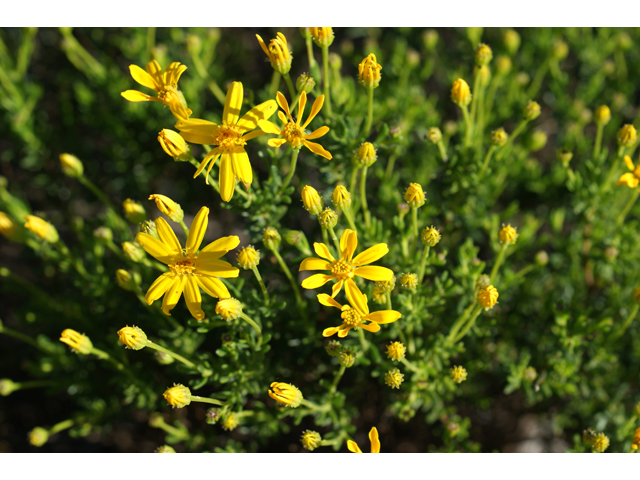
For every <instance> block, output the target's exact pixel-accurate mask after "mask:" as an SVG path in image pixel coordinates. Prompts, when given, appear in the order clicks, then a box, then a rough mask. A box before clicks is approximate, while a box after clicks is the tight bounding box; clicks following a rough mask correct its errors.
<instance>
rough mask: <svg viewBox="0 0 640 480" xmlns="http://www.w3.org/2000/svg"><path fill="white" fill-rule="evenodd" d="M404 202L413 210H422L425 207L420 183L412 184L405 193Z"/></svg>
mask: <svg viewBox="0 0 640 480" xmlns="http://www.w3.org/2000/svg"><path fill="white" fill-rule="evenodd" d="M404 201H405V202H407V203H408V204H409V205H410V206H411V207H413V208H420V207H421V206H423V205H424V201H425V200H424V191H423V190H422V185H420V184H419V183H410V184H409V186H408V187H407V190H406V192H404Z"/></svg>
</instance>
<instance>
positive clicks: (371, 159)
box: [354, 142, 378, 167]
mask: <svg viewBox="0 0 640 480" xmlns="http://www.w3.org/2000/svg"><path fill="white" fill-rule="evenodd" d="M376 160H378V155H377V154H376V149H375V147H374V146H373V144H372V143H369V142H364V143H363V144H362V145H360V147H359V148H358V150H356V151H355V157H354V161H355V162H356V165H358V167H370V166H371V165H373V164H374V163H376Z"/></svg>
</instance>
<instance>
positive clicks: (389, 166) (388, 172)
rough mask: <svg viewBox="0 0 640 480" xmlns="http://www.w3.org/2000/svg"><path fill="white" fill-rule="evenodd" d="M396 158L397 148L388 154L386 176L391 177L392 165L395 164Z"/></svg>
mask: <svg viewBox="0 0 640 480" xmlns="http://www.w3.org/2000/svg"><path fill="white" fill-rule="evenodd" d="M396 158H398V150H397V149H394V150H393V152H392V153H391V155H389V160H388V161H387V169H386V171H385V174H386V178H392V177H393V167H394V166H395V163H396Z"/></svg>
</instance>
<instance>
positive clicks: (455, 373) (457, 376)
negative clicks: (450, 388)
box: [449, 365, 467, 383]
mask: <svg viewBox="0 0 640 480" xmlns="http://www.w3.org/2000/svg"><path fill="white" fill-rule="evenodd" d="M449 376H450V377H451V380H453V381H454V382H456V383H462V382H464V381H465V380H466V379H467V370H466V369H465V368H464V367H461V366H459V365H457V366H455V367H453V368H452V369H451V372H450V373H449Z"/></svg>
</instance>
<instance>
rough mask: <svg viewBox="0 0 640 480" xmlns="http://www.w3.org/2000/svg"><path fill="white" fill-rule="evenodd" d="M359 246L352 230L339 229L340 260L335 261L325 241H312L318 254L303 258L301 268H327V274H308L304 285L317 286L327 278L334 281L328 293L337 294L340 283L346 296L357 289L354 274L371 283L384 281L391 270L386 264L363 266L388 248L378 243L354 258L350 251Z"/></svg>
mask: <svg viewBox="0 0 640 480" xmlns="http://www.w3.org/2000/svg"><path fill="white" fill-rule="evenodd" d="M357 246H358V235H357V233H356V232H354V231H353V230H349V229H346V230H345V231H344V232H342V237H341V238H340V259H339V260H336V259H335V258H334V257H333V255H331V252H330V251H329V248H328V247H327V246H326V245H325V244H324V243H314V244H313V249H314V250H315V251H316V253H317V254H318V256H319V257H321V258H314V257H309V258H305V259H304V260H303V261H302V263H301V264H300V269H299V270H300V271H304V270H329V272H330V273H329V274H323V273H318V274H316V275H311V276H310V277H309V278H306V279H305V280H304V281H303V282H302V287H303V288H309V289H314V288H319V287H321V286H323V285H324V284H325V283H327V282H328V281H329V280H336V281H337V283H336V284H335V285H334V286H333V290H332V292H331V296H332V297H334V298H335V296H336V295H337V294H338V293H340V290H342V286H343V285H345V289H346V292H347V296H349V295H353V292H354V291H357V292H360V290H358V287H357V286H356V283H355V282H354V281H353V277H354V276H359V277H362V278H366V279H367V280H373V281H374V282H386V281H388V280H391V277H393V272H392V271H391V270H390V269H388V268H386V267H378V266H375V265H369V266H365V265H367V264H369V263H372V262H375V261H376V260H379V259H380V258H382V257H384V256H385V255H386V254H387V253H389V247H387V244H386V243H379V244H377V245H374V246H373V247H371V248H368V249H367V250H365V251H364V252H362V253H360V254H359V255H357V256H356V257H355V258H353V254H354V253H355V251H356V247H357Z"/></svg>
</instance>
